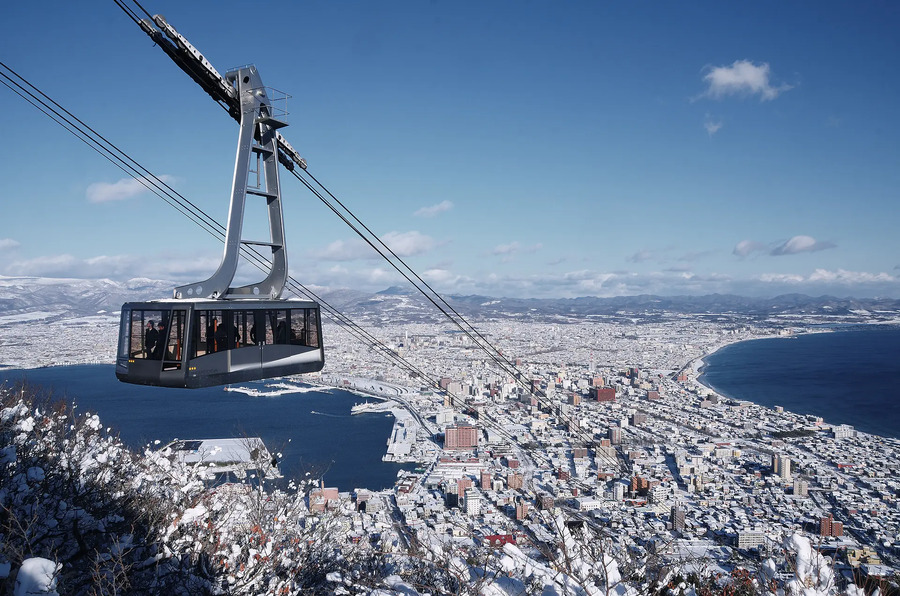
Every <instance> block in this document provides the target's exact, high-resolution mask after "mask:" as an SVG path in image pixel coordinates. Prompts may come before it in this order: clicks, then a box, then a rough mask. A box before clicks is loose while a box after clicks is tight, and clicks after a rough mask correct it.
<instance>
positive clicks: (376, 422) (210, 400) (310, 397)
mask: <svg viewBox="0 0 900 596" xmlns="http://www.w3.org/2000/svg"><path fill="white" fill-rule="evenodd" d="M23 378H24V379H25V380H26V381H27V382H28V383H29V384H32V385H40V386H41V387H43V388H45V389H48V390H52V392H53V394H54V396H55V397H56V398H59V399H64V400H65V401H69V402H74V403H75V404H76V406H77V410H76V411H82V412H83V411H91V412H96V413H97V414H99V416H100V420H101V422H102V423H103V424H104V425H105V426H109V427H112V428H113V429H114V431H118V432H119V435H120V436H121V438H122V440H123V441H125V443H126V444H127V445H129V446H131V447H133V448H135V449H142V448H143V447H145V446H146V445H148V444H152V443H154V442H155V441H161V443H162V444H163V445H165V444H166V443H167V442H168V441H170V440H172V439H175V438H179V439H212V438H226V437H244V436H249V437H261V438H262V439H263V441H264V442H265V444H266V446H267V447H268V448H269V450H270V451H271V452H273V453H277V452H281V453H282V455H283V457H282V459H281V464H280V469H281V472H282V474H284V476H285V477H286V478H305V477H306V474H307V472H308V473H309V474H310V476H311V477H312V478H318V477H320V476H324V480H325V484H326V486H337V487H338V489H340V490H342V491H349V490H353V489H354V488H369V489H372V490H380V489H383V488H389V487H391V486H393V485H394V481H395V480H396V478H397V471H398V470H400V469H401V468H402V469H412V468H413V467H414V466H411V465H400V464H393V463H385V462H382V461H381V456H382V455H384V454H385V452H386V451H387V440H388V438H389V437H390V434H391V429H392V427H393V424H394V417H393V416H391V415H390V414H384V413H369V414H358V415H355V416H351V414H350V408H351V407H353V405H354V404H356V403H360V402H363V401H366V399H365V398H363V397H360V396H359V395H355V394H352V393H349V392H347V391H343V390H340V389H323V388H318V387H316V388H313V387H309V386H303V385H301V384H300V383H291V384H292V385H297V386H298V387H297V389H298V391H299V392H293V393H284V394H280V395H268V396H264V397H258V396H249V395H247V394H245V393H240V392H236V391H225V389H223V388H221V387H214V388H205V389H161V388H158V387H145V386H142V385H129V384H127V383H121V382H119V381H118V380H117V379H116V376H115V372H114V367H113V366H112V365H79V366H60V367H51V368H37V369H29V370H2V371H0V383H5V384H7V385H9V384H12V383H14V382H16V381H18V380H22V379H23ZM271 383H273V381H270V382H269V383H264V382H258V383H245V384H242V386H245V387H251V388H256V389H259V390H261V391H266V392H270V393H271V392H274V391H273V388H272V386H271Z"/></svg>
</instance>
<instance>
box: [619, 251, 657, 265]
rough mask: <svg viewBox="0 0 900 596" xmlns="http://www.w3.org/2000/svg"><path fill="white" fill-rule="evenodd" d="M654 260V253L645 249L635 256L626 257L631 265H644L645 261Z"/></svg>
mask: <svg viewBox="0 0 900 596" xmlns="http://www.w3.org/2000/svg"><path fill="white" fill-rule="evenodd" d="M652 258H653V253H651V252H650V251H649V250H646V249H643V250H639V251H637V252H636V253H634V254H633V255H630V256H627V257H625V260H626V261H628V262H629V263H643V262H644V261H649V260H650V259H652Z"/></svg>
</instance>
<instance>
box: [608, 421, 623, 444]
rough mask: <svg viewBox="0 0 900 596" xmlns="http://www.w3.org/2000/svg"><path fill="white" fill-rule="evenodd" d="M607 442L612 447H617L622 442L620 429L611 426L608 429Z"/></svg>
mask: <svg viewBox="0 0 900 596" xmlns="http://www.w3.org/2000/svg"><path fill="white" fill-rule="evenodd" d="M609 442H610V443H611V444H613V445H618V444H619V443H621V442H622V429H621V428H619V427H618V426H611V427H610V428H609Z"/></svg>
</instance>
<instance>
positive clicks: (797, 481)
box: [794, 478, 809, 497]
mask: <svg viewBox="0 0 900 596" xmlns="http://www.w3.org/2000/svg"><path fill="white" fill-rule="evenodd" d="M794 495H795V496H798V497H808V496H809V482H807V481H806V480H804V479H803V478H794Z"/></svg>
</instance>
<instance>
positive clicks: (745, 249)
mask: <svg viewBox="0 0 900 596" xmlns="http://www.w3.org/2000/svg"><path fill="white" fill-rule="evenodd" d="M768 250H769V247H768V246H766V245H765V244H763V243H762V242H756V241H755V240H741V241H740V242H738V243H737V245H736V246H735V247H734V250H733V251H731V253H732V254H734V255H737V256H739V257H746V256H747V255H750V254H752V253H754V252H767V251H768Z"/></svg>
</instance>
